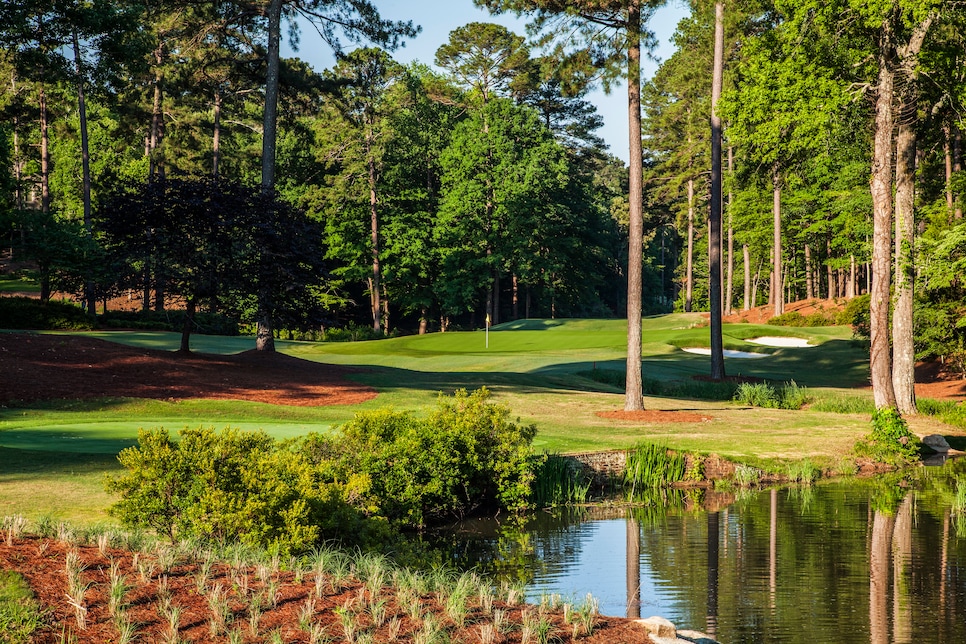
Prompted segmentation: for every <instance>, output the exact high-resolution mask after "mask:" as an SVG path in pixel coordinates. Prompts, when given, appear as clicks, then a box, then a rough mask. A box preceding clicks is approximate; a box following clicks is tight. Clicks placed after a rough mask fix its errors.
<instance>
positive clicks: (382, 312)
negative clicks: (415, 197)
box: [330, 48, 403, 332]
mask: <svg viewBox="0 0 966 644" xmlns="http://www.w3.org/2000/svg"><path fill="white" fill-rule="evenodd" d="M402 74H403V68H402V66H401V65H399V64H398V63H396V62H395V61H394V60H392V58H391V57H390V56H389V54H387V53H386V52H385V51H383V50H381V49H374V48H367V49H357V50H355V51H353V52H351V53H350V54H348V55H347V56H345V57H344V58H343V59H341V60H340V61H339V62H338V63H336V66H335V68H334V69H333V71H332V76H331V79H330V80H331V81H332V82H333V83H334V84H335V85H337V86H338V93H337V94H336V95H335V98H334V101H333V103H334V104H335V106H336V109H337V110H338V113H339V115H340V116H341V117H342V119H343V120H344V121H345V123H346V124H347V125H348V126H349V127H348V128H343V131H342V135H343V136H342V137H341V138H342V141H343V150H345V152H343V154H344V155H345V156H346V157H349V156H352V153H351V152H349V151H348V150H349V148H351V147H357V146H354V143H355V142H357V141H358V142H359V143H361V149H360V150H359V151H358V152H357V153H356V156H358V157H359V160H360V161H361V164H362V166H363V168H364V169H363V170H362V173H363V174H364V176H365V179H364V180H363V181H360V182H354V183H355V185H356V186H357V190H359V191H360V192H363V194H364V195H365V201H367V202H368V215H369V254H370V256H371V258H372V271H371V273H370V275H369V293H370V303H371V309H372V326H373V329H374V330H375V331H376V332H380V331H382V330H383V329H384V328H385V326H386V319H387V318H388V315H387V312H388V302H383V301H382V289H383V286H382V273H381V270H380V234H379V232H380V231H379V222H380V216H379V214H380V209H381V203H380V190H379V188H380V176H379V175H380V174H381V172H382V169H383V162H382V158H383V156H384V155H385V140H386V138H387V136H388V132H387V129H388V128H387V126H386V123H385V121H386V119H387V118H388V115H389V114H390V113H391V112H392V111H393V110H394V109H396V108H397V107H398V106H397V105H394V104H392V102H391V100H390V99H389V97H388V94H389V91H390V89H391V87H392V85H393V83H395V82H397V81H398V80H399V79H400V78H401V76H402Z"/></svg>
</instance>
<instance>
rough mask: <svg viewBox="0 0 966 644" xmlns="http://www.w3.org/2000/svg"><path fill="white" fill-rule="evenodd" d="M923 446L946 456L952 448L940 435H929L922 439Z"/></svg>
mask: <svg viewBox="0 0 966 644" xmlns="http://www.w3.org/2000/svg"><path fill="white" fill-rule="evenodd" d="M922 444H923V445H925V446H926V447H928V448H929V449H931V450H932V451H934V452H939V453H940V454H945V453H946V452H948V451H949V450H950V449H951V448H950V447H949V443H947V442H946V439H945V438H944V437H942V436H941V435H939V434H929V435H928V436H923V437H922Z"/></svg>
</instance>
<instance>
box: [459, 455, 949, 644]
mask: <svg viewBox="0 0 966 644" xmlns="http://www.w3.org/2000/svg"><path fill="white" fill-rule="evenodd" d="M947 467H948V466H947ZM964 481H966V461H964V462H963V463H961V464H959V465H957V466H955V467H952V468H949V469H942V470H931V469H927V470H915V471H911V472H910V471H907V472H902V473H899V474H895V475H892V476H888V477H879V478H877V479H873V480H859V481H850V482H836V483H827V484H822V485H816V486H814V487H812V488H787V489H778V490H775V491H774V492H772V491H770V490H769V491H765V492H762V493H755V494H748V495H745V496H743V497H742V498H740V499H739V500H738V501H736V502H735V503H734V504H733V505H731V506H730V507H728V508H727V509H726V510H725V509H724V506H723V505H721V504H715V503H714V502H713V497H714V493H713V492H712V491H709V492H708V493H707V498H704V499H696V498H693V497H689V496H688V494H686V493H684V492H682V491H680V490H677V491H670V492H665V493H664V494H663V495H662V494H657V493H656V494H653V495H652V496H651V497H650V498H643V497H642V498H640V499H637V500H638V501H639V502H640V503H639V504H638V505H635V506H632V507H631V508H629V509H628V510H627V514H626V516H627V518H628V519H630V521H628V524H627V530H628V531H627V532H626V537H624V538H626V539H627V541H626V544H622V545H626V547H627V552H626V553H622V552H620V551H616V552H614V553H613V554H614V557H621V555H624V554H626V555H627V556H628V562H629V563H631V566H628V567H627V568H626V573H627V574H626V579H625V578H624V577H625V576H624V575H619V576H615V577H616V578H614V579H612V580H610V583H611V584H612V585H611V586H610V587H609V592H614V594H618V596H619V594H620V593H625V592H628V591H629V592H628V595H629V596H628V599H629V600H631V603H632V604H635V605H636V604H637V599H638V598H637V596H636V588H637V585H638V584H639V583H640V582H641V581H645V580H646V583H644V585H643V589H644V590H642V595H643V596H641V597H640V602H642V603H643V604H644V605H649V604H650V605H653V604H655V603H658V604H659V606H660V608H659V610H658V611H655V612H658V613H659V614H664V615H666V616H668V617H670V618H672V619H673V620H674V621H679V622H680V623H682V624H686V625H688V626H690V627H699V628H700V627H702V625H703V626H704V627H706V628H714V627H715V625H716V626H717V636H718V639H719V640H720V641H733V642H738V641H756V642H759V641H760V642H803V643H804V642H816V641H829V642H831V641H843V640H842V636H843V633H849V634H850V635H849V638H848V639H852V640H853V641H859V642H870V641H872V642H876V641H881V642H954V641H955V642H960V641H962V642H966V620H963V619H962V616H963V614H964V612H966V532H964V533H962V534H957V529H956V527H957V526H956V520H957V516H958V515H957V512H960V513H961V514H962V513H963V510H966V507H964V508H963V510H957V506H956V505H955V503H956V497H957V493H959V490H960V486H961V485H962V486H964V488H963V489H966V483H964ZM773 500H774V504H773ZM702 503H703V504H704V505H705V506H707V507H711V508H712V509H713V510H716V511H718V514H717V516H716V517H715V516H714V515H710V516H709V514H708V513H706V512H703V511H700V510H697V509H696V508H698V507H700V505H701V504H702ZM963 505H964V506H966V502H964V503H963ZM623 512H624V510H621V509H619V508H613V507H612V508H608V509H605V510H602V509H601V508H600V507H599V506H598V507H593V508H589V509H584V510H581V511H579V512H576V513H571V512H566V511H560V512H554V513H546V512H539V513H536V514H535V515H534V516H532V517H529V518H527V520H526V521H524V522H520V523H514V522H501V523H496V522H489V523H486V524H485V526H486V527H485V528H484V527H481V526H483V525H484V524H476V525H473V524H470V523H466V524H462V525H461V526H460V528H461V530H460V531H459V532H456V533H454V534H453V535H451V537H450V546H449V550H448V555H447V558H451V557H455V556H458V557H459V558H460V559H462V561H461V563H460V565H461V566H463V567H467V566H472V565H474V564H480V565H481V567H482V568H483V569H484V570H487V571H491V572H494V573H496V574H497V575H499V578H500V579H505V580H511V581H513V582H517V583H529V582H532V581H533V580H534V579H536V580H537V582H538V583H539V584H540V585H541V586H547V585H552V584H548V583H547V580H548V579H552V578H555V577H563V576H565V575H566V574H567V573H569V572H570V569H571V568H572V567H574V566H576V565H577V564H578V562H579V561H581V559H582V558H583V559H586V557H587V556H588V553H590V552H594V549H595V548H598V547H599V543H598V542H595V541H594V539H595V538H596V533H597V532H598V531H599V530H598V528H597V526H595V524H594V523H593V521H595V520H602V519H616V518H621V517H623V516H624V514H623ZM961 514H960V515H959V516H961ZM773 517H774V521H773ZM635 522H636V523H637V528H636V529H634V528H633V523H635ZM715 531H717V535H715ZM623 532H624V531H623V530H622V537H623V536H624V535H623ZM608 534H609V535H611V537H613V531H609V532H608ZM468 535H469V536H471V537H472V538H469V539H468V538H467V536H468ZM635 536H638V537H639V540H638V542H637V543H639V546H640V550H639V552H640V556H639V557H638V556H637V552H638V550H637V543H635V541H634V537H635ZM614 545H616V544H614V543H612V542H610V541H608V542H607V546H608V547H613V546H614ZM635 561H639V562H640V563H641V567H640V568H636V569H635V568H634V567H633V562H635ZM578 592H579V591H578ZM653 593H657V596H656V597H655V596H654V595H653ZM635 605H631V606H630V609H631V610H632V611H633V610H635ZM866 610H868V611H869V612H868V617H867V618H866V617H865V616H864V615H863V613H865V611H866ZM632 614H633V613H632ZM649 614H651V613H649Z"/></svg>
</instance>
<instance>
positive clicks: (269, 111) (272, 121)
mask: <svg viewBox="0 0 966 644" xmlns="http://www.w3.org/2000/svg"><path fill="white" fill-rule="evenodd" d="M281 30H282V0H271V2H270V3H269V5H268V49H267V52H266V73H265V112H264V115H263V119H262V192H263V193H265V194H267V195H270V194H272V193H273V192H274V191H275V144H276V133H277V126H278V82H279V43H280V41H281ZM268 297H269V294H268V293H260V294H259V303H258V315H257V325H258V329H257V331H256V335H255V349H256V350H258V351H275V338H274V331H273V329H274V320H273V316H272V314H271V310H270V308H269V306H268V304H267V300H268Z"/></svg>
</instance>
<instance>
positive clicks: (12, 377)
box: [0, 333, 376, 406]
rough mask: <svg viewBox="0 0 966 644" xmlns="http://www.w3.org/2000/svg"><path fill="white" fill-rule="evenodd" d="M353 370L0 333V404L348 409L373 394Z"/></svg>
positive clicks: (258, 355) (251, 354) (263, 356)
mask: <svg viewBox="0 0 966 644" xmlns="http://www.w3.org/2000/svg"><path fill="white" fill-rule="evenodd" d="M357 371H358V370H353V369H350V368H346V367H340V366H334V365H329V364H322V363H318V362H311V361H309V360H301V359H299V358H294V357H292V356H287V355H284V354H281V353H276V352H264V351H254V350H252V351H245V352H244V353H239V354H236V355H228V356H221V355H211V354H202V353H188V354H183V353H178V352H173V351H159V350H153V349H138V348H134V347H128V346H125V345H121V344H117V343H115V342H108V341H105V340H99V339H96V338H87V337H82V336H68V335H46V334H30V333H0V373H2V374H4V382H3V385H2V387H0V403H4V402H14V401H21V402H31V401H36V400H51V399H58V398H60V399H83V398H104V397H130V398H151V399H157V400H184V399H189V398H209V399H211V398H214V399H229V400H249V401H255V402H263V403H270V404H275V405H297V406H317V405H351V404H355V403H361V402H364V401H366V400H370V399H372V398H375V396H376V391H375V390H374V389H372V388H371V387H367V386H365V385H361V384H359V383H356V382H352V381H350V380H348V379H346V378H345V376H346V375H347V374H350V373H354V372H357Z"/></svg>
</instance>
